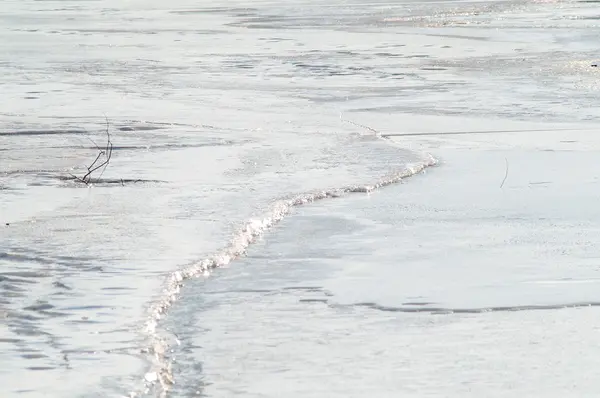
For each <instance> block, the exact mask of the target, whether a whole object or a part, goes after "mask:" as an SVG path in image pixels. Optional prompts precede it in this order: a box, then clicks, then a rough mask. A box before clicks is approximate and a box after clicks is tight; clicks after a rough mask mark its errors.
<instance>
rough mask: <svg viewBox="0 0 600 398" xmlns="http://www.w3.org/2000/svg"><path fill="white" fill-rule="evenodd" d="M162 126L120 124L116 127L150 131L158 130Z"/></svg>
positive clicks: (121, 129) (122, 129)
mask: <svg viewBox="0 0 600 398" xmlns="http://www.w3.org/2000/svg"><path fill="white" fill-rule="evenodd" d="M162 128H163V127H159V126H148V125H146V126H122V127H118V128H117V129H118V130H119V131H152V130H160V129H162Z"/></svg>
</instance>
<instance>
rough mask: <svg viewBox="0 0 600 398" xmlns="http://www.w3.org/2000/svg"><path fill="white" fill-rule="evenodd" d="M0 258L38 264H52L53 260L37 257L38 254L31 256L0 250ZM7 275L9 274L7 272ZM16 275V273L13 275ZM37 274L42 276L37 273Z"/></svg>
mask: <svg viewBox="0 0 600 398" xmlns="http://www.w3.org/2000/svg"><path fill="white" fill-rule="evenodd" d="M0 260H6V261H11V262H16V263H38V264H44V265H46V264H52V263H53V261H52V260H50V259H47V258H42V257H37V256H29V255H26V254H15V253H6V252H0ZM5 275H7V274H6V273H5ZM12 276H15V275H12ZM35 276H36V277H37V276H40V275H38V274H35ZM0 281H2V274H0Z"/></svg>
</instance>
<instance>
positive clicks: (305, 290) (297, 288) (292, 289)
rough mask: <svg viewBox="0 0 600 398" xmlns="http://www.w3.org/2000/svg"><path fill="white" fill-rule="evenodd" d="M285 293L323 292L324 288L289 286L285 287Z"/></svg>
mask: <svg viewBox="0 0 600 398" xmlns="http://www.w3.org/2000/svg"><path fill="white" fill-rule="evenodd" d="M282 290H284V291H286V290H287V291H290V290H291V291H303V292H322V291H323V288H322V287H319V286H289V287H284V288H283V289H282Z"/></svg>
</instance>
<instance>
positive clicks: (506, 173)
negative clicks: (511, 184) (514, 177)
mask: <svg viewBox="0 0 600 398" xmlns="http://www.w3.org/2000/svg"><path fill="white" fill-rule="evenodd" d="M504 161H505V162H506V171H505V172H504V179H503V180H502V184H500V188H502V187H503V186H504V183H505V182H506V179H507V178H508V159H507V158H504Z"/></svg>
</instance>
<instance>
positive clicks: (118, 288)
mask: <svg viewBox="0 0 600 398" xmlns="http://www.w3.org/2000/svg"><path fill="white" fill-rule="evenodd" d="M100 290H107V291H134V290H136V289H135V288H133V287H129V286H108V287H103V288H102V289H100Z"/></svg>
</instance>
